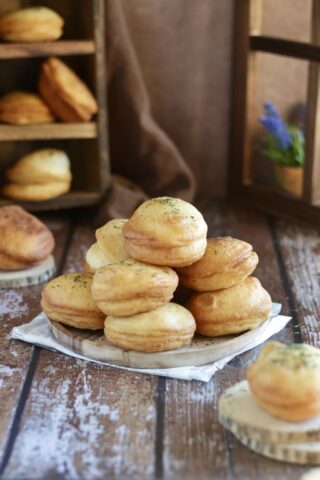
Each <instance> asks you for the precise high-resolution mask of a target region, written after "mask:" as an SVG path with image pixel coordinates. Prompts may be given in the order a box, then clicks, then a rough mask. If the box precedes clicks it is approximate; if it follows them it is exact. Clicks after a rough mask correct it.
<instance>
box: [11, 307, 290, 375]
mask: <svg viewBox="0 0 320 480" xmlns="http://www.w3.org/2000/svg"><path fill="white" fill-rule="evenodd" d="M280 311H281V304H280V303H273V305H272V312H271V315H270V317H269V320H268V321H267V325H266V324H263V325H262V326H261V327H258V328H257V333H258V335H257V337H256V338H255V340H254V341H253V342H252V343H251V344H250V345H247V346H246V347H245V348H242V349H241V348H240V349H239V351H238V352H236V353H233V354H232V355H229V356H228V357H224V358H221V359H220V360H218V361H217V362H214V363H211V364H209V365H201V366H199V367H193V366H189V367H177V368H152V369H141V368H129V367H121V366H118V365H111V364H108V363H105V362H99V361H97V360H91V359H89V358H87V357H83V356H82V355H78V354H77V353H75V352H73V351H71V350H69V349H68V348H65V347H63V346H62V345H61V344H60V343H59V342H57V340H56V339H55V338H54V337H53V335H52V333H51V331H50V328H49V325H48V321H47V317H46V316H45V314H44V313H40V314H39V315H38V316H37V317H35V318H34V319H33V320H32V321H31V322H30V323H25V324H23V325H19V326H18V327H14V328H13V330H12V332H11V338H16V339H18V340H23V341H24V342H28V343H33V344H34V345H39V346H40V347H44V348H47V349H49V350H55V351H57V352H61V353H64V354H66V355H70V356H71V357H76V358H80V359H82V360H88V361H90V362H95V363H99V364H100V365H109V366H112V367H115V368H121V369H123V370H131V371H134V372H140V373H147V374H151V375H160V376H163V377H171V378H179V379H182V380H201V381H202V382H209V380H210V379H211V377H212V376H213V375H214V374H215V373H216V372H217V371H218V370H220V369H221V368H223V367H224V366H225V365H226V364H227V363H228V362H230V360H232V359H233V358H234V357H235V356H237V355H240V354H241V353H244V352H246V351H247V350H251V349H252V348H255V347H257V346H258V345H260V344H261V343H263V342H265V341H266V340H268V338H270V337H272V335H275V334H276V333H278V332H280V330H282V329H283V328H284V327H285V326H286V325H287V323H288V322H289V320H291V317H285V316H283V315H279V313H280ZM260 331H261V333H259V332H260Z"/></svg>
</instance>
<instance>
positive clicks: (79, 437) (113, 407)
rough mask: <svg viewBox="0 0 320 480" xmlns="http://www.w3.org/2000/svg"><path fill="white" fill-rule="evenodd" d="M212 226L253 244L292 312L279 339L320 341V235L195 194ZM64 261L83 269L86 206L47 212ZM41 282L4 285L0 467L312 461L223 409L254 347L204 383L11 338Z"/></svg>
mask: <svg viewBox="0 0 320 480" xmlns="http://www.w3.org/2000/svg"><path fill="white" fill-rule="evenodd" d="M200 209H201V211H202V212H203V214H204V216H205V218H206V220H207V222H208V224H209V235H211V236H214V235H232V236H234V237H238V238H242V239H243V240H247V241H249V242H250V243H252V244H253V245H254V248H255V250H256V251H257V253H258V254H259V257H260V263H259V266H258V268H257V271H256V275H257V277H258V278H260V280H261V282H262V284H263V285H264V286H265V288H267V289H268V290H269V292H270V293H271V295H272V298H273V300H274V301H279V302H282V304H283V311H284V313H286V314H290V315H292V316H293V321H292V322H291V323H289V325H288V326H287V327H286V328H285V329H284V330H283V331H282V332H281V333H280V334H279V335H278V336H277V338H278V339H279V340H280V341H285V342H293V341H295V342H299V341H306V342H308V343H310V344H312V345H315V346H319V327H318V318H319V313H320V312H319V307H320V285H319V275H320V256H319V254H320V237H319V229H317V228H315V227H306V226H301V225H298V224H294V223H287V222H285V221H279V220H274V219H273V218H271V217H266V216H265V215H262V214H258V213H255V212H252V211H247V210H243V209H240V208H237V207H231V206H228V205H226V204H224V203H217V202H215V203H212V202H210V203H209V202H208V203H207V204H203V205H201V206H200ZM42 218H43V219H44V220H45V221H46V223H47V224H48V226H49V227H50V228H51V229H52V231H53V233H54V235H55V238H56V244H57V247H56V251H55V256H56V260H57V264H58V268H59V272H60V273H61V272H69V271H76V270H79V269H81V266H82V261H83V256H84V253H85V251H86V249H87V248H88V247H89V246H90V244H91V243H92V242H93V238H94V230H93V228H92V226H90V222H89V220H88V218H87V217H86V216H84V215H83V214H80V213H79V212H78V213H73V214H72V215H71V214H66V213H63V214H58V213H55V214H52V215H50V216H49V215H48V216H46V217H42ZM41 289H42V287H41V286H34V287H28V288H23V289H17V290H14V289H8V290H0V309H1V336H0V353H1V359H0V455H1V456H0V460H1V465H0V477H1V478H4V479H46V480H49V479H50V480H53V479H130V480H131V479H153V478H164V479H180V478H183V479H194V478H197V479H207V478H208V479H209V478H210V479H213V478H214V479H215V480H219V479H226V480H232V479H237V480H242V479H243V480H248V479H249V480H250V479H257V478H259V480H262V479H270V480H271V479H274V480H275V479H290V480H296V479H300V478H301V475H302V473H303V472H305V471H306V470H308V468H309V467H301V466H293V465H289V464H286V463H281V462H277V461H272V460H269V459H266V458H264V457H262V456H260V455H257V454H254V453H252V452H250V451H249V450H248V449H247V448H245V447H243V446H242V445H241V444H240V443H239V442H238V441H237V440H235V438H234V437H233V436H232V435H231V434H229V433H227V432H226V431H225V430H224V429H223V428H222V427H221V426H220V425H219V423H218V421H217V398H218V396H219V395H220V393H221V392H222V391H223V390H224V389H225V388H226V387H228V386H230V385H232V384H233V383H235V382H236V381H238V380H240V379H243V378H244V377H245V372H246V369H247V367H248V365H250V363H251V362H252V361H253V359H255V358H256V356H257V354H258V352H259V349H258V348H257V349H255V350H254V351H251V352H248V353H245V354H243V355H241V356H240V357H238V358H236V359H234V360H233V361H232V362H231V363H230V364H229V365H227V366H226V367H225V368H224V369H223V370H222V371H220V372H218V373H217V374H216V375H215V377H214V378H213V379H212V380H211V381H210V382H209V383H207V384H206V383H201V382H197V381H192V382H188V381H181V380H174V379H165V378H159V377H155V376H147V375H143V374H139V373H135V372H127V371H123V370H118V369H115V368H110V367H104V366H100V365H96V364H93V363H89V362H85V361H80V360H76V359H74V358H70V357H67V356H64V355H62V354H57V353H54V352H52V351H49V350H45V349H41V348H39V347H33V346H30V345H28V344H25V343H23V342H19V341H14V340H10V339H9V334H10V331H11V329H12V327H13V326H15V325H19V324H21V323H24V322H27V321H29V320H31V319H32V318H33V317H34V316H35V315H36V314H37V313H38V312H39V310H40V307H39V298H40V292H41Z"/></svg>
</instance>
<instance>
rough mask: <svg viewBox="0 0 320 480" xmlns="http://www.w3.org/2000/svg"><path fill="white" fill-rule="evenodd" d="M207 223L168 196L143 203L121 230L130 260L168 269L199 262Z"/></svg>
mask: <svg viewBox="0 0 320 480" xmlns="http://www.w3.org/2000/svg"><path fill="white" fill-rule="evenodd" d="M207 230H208V227H207V224H206V222H205V221H204V219H203V216H202V215H201V213H200V212H199V210H197V209H196V208H195V207H194V206H193V205H191V204H190V203H188V202H185V201H184V200H181V199H178V198H172V197H159V198H153V199H151V200H147V201H146V202H144V203H143V204H142V205H140V206H139V207H138V208H137V210H136V211H135V212H134V213H133V215H132V216H131V218H130V219H129V221H128V222H127V223H126V224H125V226H124V227H123V236H124V238H125V247H126V249H127V251H128V252H129V254H130V256H131V257H132V258H135V259H136V260H140V261H142V262H146V263H151V264H155V265H165V266H169V267H183V266H186V265H191V264H192V263H194V262H196V261H197V260H199V259H200V258H201V257H202V256H203V255H204V253H205V249H206V245H207V239H206V235H207Z"/></svg>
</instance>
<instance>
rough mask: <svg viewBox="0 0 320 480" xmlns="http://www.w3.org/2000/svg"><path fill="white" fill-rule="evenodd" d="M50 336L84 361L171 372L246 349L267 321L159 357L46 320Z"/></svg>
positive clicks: (195, 341)
mask: <svg viewBox="0 0 320 480" xmlns="http://www.w3.org/2000/svg"><path fill="white" fill-rule="evenodd" d="M49 324H50V328H51V331H52V334H53V336H54V337H55V339H56V340H58V342H59V343H61V344H62V345H63V346H64V347H66V348H68V349H69V350H72V351H73V352H75V353H78V354H80V355H83V356H84V357H87V358H90V359H93V360H99V361H101V362H106V363H109V364H110V363H111V364H114V365H122V366H125V367H133V368H172V367H185V366H197V365H206V364H208V363H212V362H215V361H217V360H220V359H221V358H224V357H226V356H228V355H232V354H233V353H237V352H239V350H241V349H242V348H245V347H249V346H250V345H251V344H252V343H253V342H254V341H255V340H256V338H257V337H258V336H259V335H260V334H261V333H262V332H263V331H264V330H265V328H266V327H267V324H268V321H267V322H265V323H263V324H262V325H260V327H258V328H256V329H254V330H250V331H248V332H246V333H243V334H241V335H233V336H230V335H229V336H226V337H217V338H209V337H203V336H201V335H195V337H194V339H193V340H192V343H191V344H190V345H188V346H187V347H183V348H179V349H177V350H169V351H167V352H159V353H143V352H135V351H133V350H123V349H122V348H118V347H115V346H114V345H111V343H109V342H108V341H107V340H106V338H105V337H104V335H103V332H102V331H98V332H92V331H89V330H79V329H77V328H72V327H68V326H66V325H62V324H60V323H58V322H53V321H51V320H49Z"/></svg>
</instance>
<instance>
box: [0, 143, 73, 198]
mask: <svg viewBox="0 0 320 480" xmlns="http://www.w3.org/2000/svg"><path fill="white" fill-rule="evenodd" d="M5 176H6V177H7V179H8V181H9V182H10V183H8V184H7V185H4V186H3V187H2V188H1V191H2V193H3V195H4V196H6V197H8V198H13V199H16V200H24V201H41V200H49V199H50V198H54V197H57V196H59V195H62V194H63V193H66V192H68V191H69V190H70V187H71V180H72V174H71V171H70V160H69V158H68V156H67V154H66V153H65V152H64V151H62V150H56V149H44V150H37V151H35V152H32V153H29V154H28V155H25V156H24V157H22V158H21V159H20V160H18V161H17V162H16V163H15V164H14V165H13V166H12V167H10V168H9V169H8V170H7V171H6V172H5Z"/></svg>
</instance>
